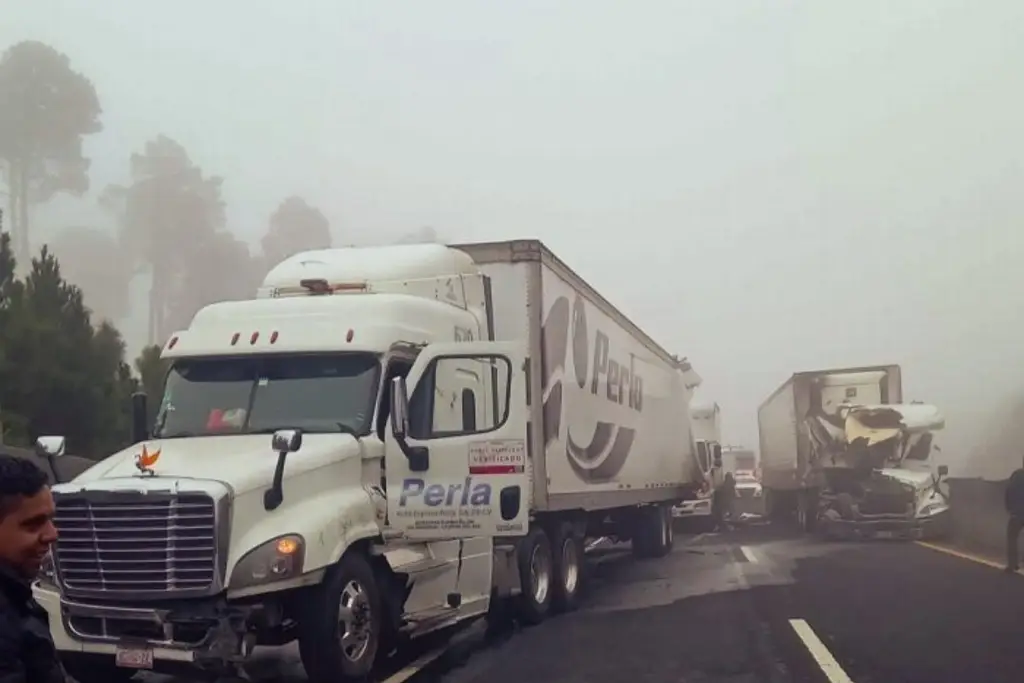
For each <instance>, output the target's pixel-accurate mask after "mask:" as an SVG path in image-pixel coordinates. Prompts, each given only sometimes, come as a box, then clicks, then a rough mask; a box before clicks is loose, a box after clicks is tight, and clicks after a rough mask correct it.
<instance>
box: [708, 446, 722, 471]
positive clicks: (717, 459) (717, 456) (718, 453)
mask: <svg viewBox="0 0 1024 683" xmlns="http://www.w3.org/2000/svg"><path fill="white" fill-rule="evenodd" d="M711 452H712V454H713V456H712V461H713V462H714V463H715V467H721V466H722V446H721V445H720V444H717V443H716V444H712V445H711Z"/></svg>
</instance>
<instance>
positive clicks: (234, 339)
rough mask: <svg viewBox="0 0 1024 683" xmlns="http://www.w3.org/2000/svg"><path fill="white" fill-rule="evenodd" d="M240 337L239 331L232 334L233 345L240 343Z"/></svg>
mask: <svg viewBox="0 0 1024 683" xmlns="http://www.w3.org/2000/svg"><path fill="white" fill-rule="evenodd" d="M238 337H239V334H238V333H237V332H235V333H234V334H233V335H231V345H232V346H234V345H235V344H237V343H238Z"/></svg>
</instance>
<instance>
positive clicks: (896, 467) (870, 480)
mask: <svg viewBox="0 0 1024 683" xmlns="http://www.w3.org/2000/svg"><path fill="white" fill-rule="evenodd" d="M837 418H838V419H837ZM840 425H841V427H840ZM944 426H945V419H944V418H943V416H942V414H941V413H940V411H939V410H938V408H936V407H935V406H933V405H927V404H920V403H914V404H905V405H844V406H841V407H840V409H839V410H837V411H836V413H835V414H834V415H830V416H827V417H825V416H823V415H814V414H811V415H808V418H807V431H808V435H809V437H810V439H811V443H812V450H813V452H814V455H815V459H816V460H817V461H818V464H819V466H820V469H819V471H820V473H821V475H822V478H823V479H824V481H822V482H821V486H820V488H819V489H818V490H819V496H818V526H819V529H820V530H821V531H822V532H823V533H825V534H826V535H828V536H835V537H844V538H914V539H920V538H938V537H942V536H944V535H945V534H946V533H947V532H948V529H949V491H948V486H947V485H946V483H945V481H944V479H943V477H944V475H945V471H946V468H944V467H943V468H939V467H936V466H935V465H934V464H933V463H932V462H931V453H932V451H933V450H934V444H933V439H934V435H933V432H934V431H937V430H940V429H942V428H943V427H944Z"/></svg>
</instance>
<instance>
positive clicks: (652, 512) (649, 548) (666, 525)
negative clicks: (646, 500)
mask: <svg viewBox="0 0 1024 683" xmlns="http://www.w3.org/2000/svg"><path fill="white" fill-rule="evenodd" d="M635 524H636V527H635V529H634V531H633V555H634V556H636V557H638V558H649V557H664V556H665V555H668V554H669V552H671V550H672V545H673V544H674V542H675V534H674V532H673V529H672V511H671V510H670V509H669V508H668V507H667V506H665V505H650V506H648V507H643V508H640V509H639V510H637V517H636V522H635Z"/></svg>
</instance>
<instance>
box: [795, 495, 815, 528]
mask: <svg viewBox="0 0 1024 683" xmlns="http://www.w3.org/2000/svg"><path fill="white" fill-rule="evenodd" d="M796 519H797V525H798V526H799V527H800V531H802V532H804V533H805V534H810V533H814V531H815V530H816V529H817V528H818V492H817V491H815V490H814V489H808V490H806V491H801V492H800V495H799V499H798V500H797V510H796Z"/></svg>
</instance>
